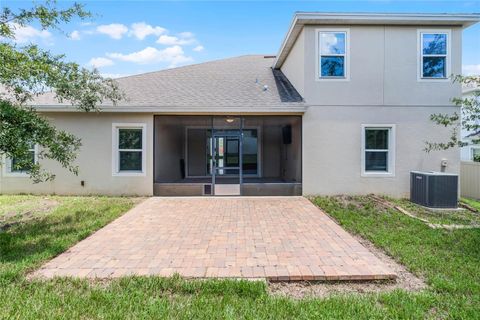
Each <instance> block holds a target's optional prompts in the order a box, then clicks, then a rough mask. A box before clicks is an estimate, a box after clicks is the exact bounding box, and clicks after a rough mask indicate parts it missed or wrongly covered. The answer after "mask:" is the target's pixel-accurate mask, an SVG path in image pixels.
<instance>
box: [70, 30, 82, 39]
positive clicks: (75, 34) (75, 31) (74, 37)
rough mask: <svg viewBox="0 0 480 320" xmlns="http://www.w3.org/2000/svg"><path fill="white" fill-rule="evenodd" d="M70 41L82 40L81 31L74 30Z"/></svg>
mask: <svg viewBox="0 0 480 320" xmlns="http://www.w3.org/2000/svg"><path fill="white" fill-rule="evenodd" d="M70 39H71V40H80V31H78V30H74V31H73V32H72V33H70Z"/></svg>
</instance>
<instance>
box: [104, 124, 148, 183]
mask: <svg viewBox="0 0 480 320" xmlns="http://www.w3.org/2000/svg"><path fill="white" fill-rule="evenodd" d="M120 129H142V149H119V147H118V142H119V141H118V139H119V131H120ZM120 151H141V152H142V170H141V171H120ZM146 166H147V124H146V123H112V176H117V177H142V176H145V175H146Z"/></svg>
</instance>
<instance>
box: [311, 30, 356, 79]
mask: <svg viewBox="0 0 480 320" xmlns="http://www.w3.org/2000/svg"><path fill="white" fill-rule="evenodd" d="M329 32H330V33H345V54H329V55H332V56H335V55H338V56H342V57H345V62H344V67H345V76H344V77H322V76H321V75H322V72H321V70H320V68H321V64H320V58H321V57H320V55H321V47H320V45H321V43H320V34H321V33H329ZM315 60H316V61H315V80H316V81H350V28H319V29H315Z"/></svg>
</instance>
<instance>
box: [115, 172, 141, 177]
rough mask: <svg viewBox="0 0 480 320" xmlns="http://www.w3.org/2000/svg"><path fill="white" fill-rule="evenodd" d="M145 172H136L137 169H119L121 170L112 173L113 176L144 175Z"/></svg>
mask: <svg viewBox="0 0 480 320" xmlns="http://www.w3.org/2000/svg"><path fill="white" fill-rule="evenodd" d="M146 175H147V174H146V172H143V171H142V172H138V171H123V172H122V171H121V172H114V173H113V174H112V176H113V177H145V176H146Z"/></svg>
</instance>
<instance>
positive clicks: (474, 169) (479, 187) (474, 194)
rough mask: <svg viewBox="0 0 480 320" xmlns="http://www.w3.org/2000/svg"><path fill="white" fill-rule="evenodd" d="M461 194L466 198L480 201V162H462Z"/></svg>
mask: <svg viewBox="0 0 480 320" xmlns="http://www.w3.org/2000/svg"><path fill="white" fill-rule="evenodd" d="M460 193H461V196H462V197H465V198H474V199H480V162H468V161H462V163H461V165H460Z"/></svg>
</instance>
